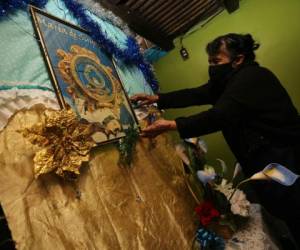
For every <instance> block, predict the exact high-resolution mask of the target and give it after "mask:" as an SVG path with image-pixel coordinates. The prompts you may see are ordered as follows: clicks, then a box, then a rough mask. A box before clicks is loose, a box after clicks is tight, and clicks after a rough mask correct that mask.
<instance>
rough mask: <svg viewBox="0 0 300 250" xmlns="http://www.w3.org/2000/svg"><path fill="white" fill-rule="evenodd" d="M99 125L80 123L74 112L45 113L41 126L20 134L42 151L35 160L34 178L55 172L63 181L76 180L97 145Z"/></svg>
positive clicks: (27, 129) (25, 130) (48, 111)
mask: <svg viewBox="0 0 300 250" xmlns="http://www.w3.org/2000/svg"><path fill="white" fill-rule="evenodd" d="M96 126H97V125H96V124H93V123H88V122H87V121H85V120H80V119H79V118H78V117H77V116H76V114H75V113H74V112H73V111H72V110H59V111H54V110H45V112H44V114H43V119H42V121H41V122H40V123H38V124H36V125H34V126H32V127H30V128H26V129H24V130H22V131H20V132H21V133H22V134H23V136H24V137H25V138H27V139H28V140H29V141H30V142H31V143H32V144H34V145H38V146H39V147H41V149H40V150H39V151H38V152H36V154H35V156H34V175H35V178H37V177H38V176H39V175H41V174H46V173H49V172H52V171H55V173H56V174H57V175H59V176H61V177H64V178H66V177H73V178H74V177H76V176H78V175H79V169H80V167H81V165H82V163H83V162H86V161H88V160H89V153H90V150H91V149H92V147H94V146H95V145H96V143H95V142H94V140H93V139H92V135H93V134H94V133H95V132H96V131H97V127H96Z"/></svg>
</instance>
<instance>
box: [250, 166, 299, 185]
mask: <svg viewBox="0 0 300 250" xmlns="http://www.w3.org/2000/svg"><path fill="white" fill-rule="evenodd" d="M298 178H299V175H297V174H295V173H293V172H292V171H291V170H289V169H287V168H286V167H284V166H282V165H280V164H278V163H270V164H269V165H267V166H266V167H265V168H264V169H263V170H262V171H261V172H258V173H256V174H254V175H252V176H251V177H250V178H249V180H267V179H272V180H274V181H276V182H279V183H280V184H282V185H285V186H291V185H293V184H294V183H295V181H296V180H297V179H298Z"/></svg>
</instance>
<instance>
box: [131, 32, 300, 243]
mask: <svg viewBox="0 0 300 250" xmlns="http://www.w3.org/2000/svg"><path fill="white" fill-rule="evenodd" d="M258 47H259V45H258V44H256V43H255V42H254V40H253V38H252V36H251V35H249V34H247V35H240V34H227V35H224V36H220V37H218V38H216V39H215V40H213V41H212V42H210V43H209V44H208V45H207V47H206V51H207V53H208V56H209V81H208V83H206V84H204V85H202V86H200V87H197V88H192V89H183V90H179V91H174V92H170V93H166V94H158V95H152V96H149V95H145V94H138V95H135V96H133V97H132V98H131V100H132V101H133V102H138V101H139V102H140V104H141V105H145V104H151V103H154V102H157V103H158V106H159V108H160V109H167V108H182V107H187V106H192V105H204V104H211V105H212V107H211V108H210V109H209V110H207V111H204V112H201V113H199V114H196V115H193V116H189V117H179V118H177V119H175V120H158V121H156V122H155V123H153V124H152V125H150V126H148V127H147V128H145V129H144V130H143V132H142V134H143V135H144V136H149V137H153V136H156V135H158V134H160V133H162V132H165V131H167V130H178V132H179V134H180V137H181V138H190V137H196V136H201V135H206V134H210V133H213V132H217V131H222V133H223V135H224V138H225V140H226V142H227V143H228V145H229V147H230V148H231V150H232V152H233V153H234V155H235V157H236V158H237V160H238V162H239V163H240V164H241V166H242V168H243V171H244V173H245V175H246V177H250V176H251V175H253V174H254V173H256V172H258V171H261V170H262V169H263V168H264V167H265V166H266V165H268V164H269V163H279V164H282V165H283V166H285V167H287V168H289V169H290V170H291V171H293V172H294V173H296V174H300V143H299V141H300V118H299V115H298V112H297V110H296V108H295V107H294V105H293V103H292V101H291V99H290V97H289V95H288V93H287V92H286V90H285V89H284V88H283V86H282V85H281V83H280V82H279V80H278V79H277V77H276V76H275V75H274V74H273V73H272V72H271V71H270V70H268V69H266V68H264V67H261V66H259V64H258V63H257V62H255V53H254V50H256V49H257V48H258ZM253 187H254V189H255V190H256V191H257V194H258V197H259V198H260V203H261V204H262V205H263V206H264V207H265V208H266V209H267V210H268V211H269V212H270V213H271V214H273V215H275V216H277V217H279V218H281V219H283V220H284V221H285V222H286V223H287V225H288V226H289V228H290V230H291V232H292V233H293V235H294V237H295V239H296V240H297V241H300V234H299V233H298V231H300V230H298V228H297V227H298V225H300V180H299V179H298V180H297V182H296V183H295V184H294V185H292V186H290V187H286V186H282V185H280V184H278V183H276V182H274V181H260V182H256V183H254V184H253Z"/></svg>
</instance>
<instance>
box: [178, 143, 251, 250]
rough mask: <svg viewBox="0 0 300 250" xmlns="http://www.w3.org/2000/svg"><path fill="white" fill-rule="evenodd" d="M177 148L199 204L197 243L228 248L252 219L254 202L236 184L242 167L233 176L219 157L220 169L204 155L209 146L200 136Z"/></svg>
mask: <svg viewBox="0 0 300 250" xmlns="http://www.w3.org/2000/svg"><path fill="white" fill-rule="evenodd" d="M176 151H177V153H178V155H179V156H180V157H181V159H182V160H183V162H184V165H185V168H186V173H188V175H189V181H188V186H189V188H190V190H191V191H192V193H193V195H194V197H196V201H197V203H198V205H197V207H196V208H195V213H196V215H197V217H198V219H199V229H198V230H197V232H196V236H195V240H194V243H193V245H195V244H196V243H198V244H200V245H201V247H202V248H201V249H225V240H226V239H229V238H231V237H232V235H233V233H234V232H236V231H237V230H238V229H239V228H240V227H241V226H242V225H244V224H245V222H246V221H247V220H248V218H249V211H250V202H249V201H248V200H247V199H246V195H245V194H244V193H243V192H242V191H241V190H239V189H236V187H235V186H234V185H233V183H235V182H236V181H235V179H236V178H237V176H238V175H239V173H240V171H239V169H240V166H239V165H238V164H237V165H236V169H235V171H234V174H233V176H231V178H228V168H227V166H226V164H225V162H224V161H222V160H220V159H218V161H219V162H220V167H218V168H217V167H215V168H214V167H212V166H209V165H207V163H206V161H205V157H204V156H205V153H206V151H207V149H206V147H205V144H204V143H203V141H201V140H200V139H199V138H196V139H195V138H194V139H189V140H185V141H184V142H183V143H182V144H180V145H178V146H177V148H176ZM217 170H218V171H217ZM195 187H197V188H195ZM199 190H202V191H200V192H199Z"/></svg>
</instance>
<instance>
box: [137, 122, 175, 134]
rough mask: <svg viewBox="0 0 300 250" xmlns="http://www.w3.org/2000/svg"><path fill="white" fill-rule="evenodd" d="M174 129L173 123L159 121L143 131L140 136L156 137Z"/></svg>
mask: <svg viewBox="0 0 300 250" xmlns="http://www.w3.org/2000/svg"><path fill="white" fill-rule="evenodd" d="M176 129H177V126H176V122H175V121H169V120H164V119H160V120H157V121H155V122H154V123H152V124H151V125H149V126H148V127H146V128H145V129H143V130H142V134H141V136H143V137H156V136H158V135H159V134H161V133H163V132H166V131H169V130H176Z"/></svg>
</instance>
